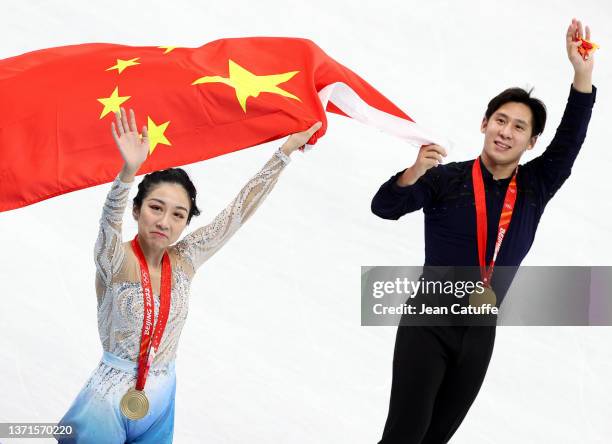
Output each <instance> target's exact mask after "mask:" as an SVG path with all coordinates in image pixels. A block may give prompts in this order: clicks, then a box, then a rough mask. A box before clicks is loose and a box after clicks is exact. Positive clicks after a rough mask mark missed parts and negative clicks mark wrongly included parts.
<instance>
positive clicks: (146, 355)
mask: <svg viewBox="0 0 612 444" xmlns="http://www.w3.org/2000/svg"><path fill="white" fill-rule="evenodd" d="M137 239H138V235H136V237H134V239H132V249H133V250H134V253H135V254H136V257H137V258H138V262H139V263H140V283H141V285H142V294H143V298H144V310H143V314H144V316H143V320H142V333H141V337H140V352H139V354H138V376H137V379H136V390H140V391H142V390H143V389H144V386H145V382H146V381H147V375H148V374H149V368H150V367H151V363H152V362H153V357H154V356H155V353H156V352H157V348H158V347H159V343H160V342H161V338H162V335H163V334H164V329H165V328H166V322H167V321H168V313H169V312H170V291H171V289H172V267H171V265H170V256H168V252H167V251H166V252H164V256H163V257H162V269H161V289H160V295H159V299H160V302H159V313H158V316H157V324H155V309H154V305H153V288H152V286H151V278H150V275H149V266H148V265H147V261H146V259H145V257H144V253H143V252H142V249H141V248H140V245H139V244H138V241H137ZM154 325H155V332H153V326H154ZM151 337H152V338H153V339H151Z"/></svg>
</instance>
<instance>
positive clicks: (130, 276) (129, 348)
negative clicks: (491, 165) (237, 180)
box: [64, 150, 289, 420]
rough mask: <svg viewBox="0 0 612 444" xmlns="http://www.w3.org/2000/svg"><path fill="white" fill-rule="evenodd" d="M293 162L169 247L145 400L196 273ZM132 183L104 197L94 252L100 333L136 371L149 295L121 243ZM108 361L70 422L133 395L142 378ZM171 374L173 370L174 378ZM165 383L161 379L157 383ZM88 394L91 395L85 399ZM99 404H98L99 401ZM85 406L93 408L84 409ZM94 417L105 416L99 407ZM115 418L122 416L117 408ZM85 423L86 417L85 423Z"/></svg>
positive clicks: (269, 170)
mask: <svg viewBox="0 0 612 444" xmlns="http://www.w3.org/2000/svg"><path fill="white" fill-rule="evenodd" d="M288 162H289V158H288V157H287V156H286V155H285V154H283V153H282V152H281V151H280V150H278V151H276V152H275V153H274V155H273V156H272V158H271V159H270V160H269V161H268V162H266V164H265V165H264V166H263V168H262V169H261V170H260V171H259V172H258V173H257V174H256V175H255V176H254V177H253V178H252V179H251V180H249V181H248V182H247V184H246V185H245V186H244V187H243V188H242V190H241V191H240V192H239V193H238V195H237V196H236V198H235V199H234V200H233V201H232V202H231V203H230V204H229V205H228V206H227V207H226V208H225V209H224V210H223V211H222V212H221V213H220V214H219V215H217V217H215V218H214V220H213V221H212V222H211V223H209V224H208V225H205V226H203V227H200V228H198V229H196V230H194V231H192V232H191V233H189V234H188V235H186V236H185V237H184V238H183V239H182V240H180V241H179V242H177V243H175V244H174V245H172V246H170V247H168V249H167V251H168V254H169V256H170V262H171V264H172V293H171V303H170V313H169V316H168V321H167V324H166V328H165V330H164V334H163V336H162V340H161V343H160V345H159V349H158V351H157V354H156V355H155V358H154V360H153V363H152V365H151V370H150V372H149V376H148V378H147V383H146V387H145V392H147V391H148V390H149V389H148V388H149V387H151V388H153V387H154V386H155V385H156V382H155V380H156V379H159V380H160V381H162V380H163V379H164V376H167V375H168V372H169V371H171V372H172V373H173V371H174V367H173V366H171V365H170V364H173V362H174V359H175V356H176V350H177V347H178V342H179V338H180V335H181V330H182V328H183V325H184V323H185V319H186V318H187V311H188V302H189V287H190V284H191V280H192V279H193V277H194V274H195V272H196V270H197V269H198V268H199V267H200V266H201V265H202V264H203V263H204V262H205V261H206V260H207V259H208V258H210V257H211V256H212V255H213V254H214V253H215V252H216V251H218V250H219V248H221V247H222V246H223V245H224V244H225V243H226V242H227V241H228V239H229V238H230V237H231V236H232V235H233V234H234V233H235V232H236V231H237V230H238V228H240V227H241V226H242V224H243V223H244V222H245V221H246V220H247V219H248V218H249V217H250V216H251V215H252V214H253V212H254V211H255V209H256V208H257V207H258V206H259V204H260V203H261V202H262V201H263V200H264V199H265V197H266V196H267V195H268V193H269V192H270V191H271V190H272V188H273V187H274V185H275V184H276V181H277V180H278V177H279V175H280V173H281V171H282V170H283V168H284V167H285V165H286V164H287V163H288ZM132 184H133V182H131V183H124V182H122V181H121V180H120V179H119V176H117V177H116V178H115V180H114V182H113V183H112V186H111V189H110V191H109V193H108V195H107V197H106V202H105V204H104V209H103V211H102V217H101V219H100V229H99V233H98V238H97V240H96V244H95V249H94V260H95V264H96V294H97V310H98V332H99V335H100V341H101V342H102V347H103V349H104V352H105V354H109V353H110V354H111V355H113V356H114V357H117V358H120V359H122V360H124V363H125V362H127V361H131V362H133V363H134V365H136V361H137V356H138V353H139V347H140V336H141V331H142V320H143V305H144V302H143V294H142V287H141V283H140V266H139V263H138V259H137V258H136V256H135V255H134V253H133V251H132V248H131V246H130V241H131V238H130V239H129V240H128V241H127V242H124V241H123V236H122V232H121V224H122V219H123V215H124V212H125V208H126V205H127V201H128V194H129V191H130V188H131V187H132ZM158 310H159V294H157V293H154V313H155V319H156V320H157V315H158ZM109 364H111V361H109V362H104V360H102V361H101V362H100V363H99V364H98V366H97V367H96V369H95V370H94V372H93V373H92V375H91V376H90V378H89V379H88V381H87V383H86V384H85V386H84V387H83V389H82V391H81V393H80V394H79V397H78V398H77V399H76V400H75V402H74V403H73V405H72V407H71V410H70V411H69V412H68V414H67V415H66V416H65V418H64V419H65V420H68V419H72V418H75V417H78V416H79V415H81V413H79V412H78V410H83V409H88V410H91V405H92V403H94V404H100V403H101V402H104V403H109V400H112V401H111V404H113V405H114V404H117V405H116V406H115V407H118V402H117V399H120V398H118V397H120V396H121V395H123V394H124V393H125V391H126V390H127V389H128V388H130V387H134V385H135V381H136V376H135V374H134V373H133V372H126V371H123V370H121V369H119V368H118V366H112V365H109ZM169 369H171V370H169ZM158 377H159V378H158ZM85 393H86V394H87V395H86V396H85ZM94 398H95V399H94ZM86 404H87V405H86ZM96 410H100V409H99V408H98V407H96ZM113 410H115V411H116V408H113ZM81 416H82V415H81Z"/></svg>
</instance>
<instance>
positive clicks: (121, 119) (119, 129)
mask: <svg viewBox="0 0 612 444" xmlns="http://www.w3.org/2000/svg"><path fill="white" fill-rule="evenodd" d="M115 118H116V123H115V122H112V123H111V129H112V132H113V139H115V143H116V144H117V148H119V152H120V153H121V157H123V161H124V163H125V164H124V166H123V169H124V170H125V171H126V172H128V173H131V174H135V173H136V172H137V171H138V169H139V168H140V165H142V163H143V162H144V161H145V160H146V158H147V155H148V154H149V134H148V132H147V127H146V126H143V127H142V137H140V135H139V134H138V127H137V126H136V117H135V116H134V110H132V109H130V119H129V122H128V116H127V113H126V112H125V109H124V108H121V111H117V112H116V113H115Z"/></svg>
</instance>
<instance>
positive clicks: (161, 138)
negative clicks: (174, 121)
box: [147, 116, 172, 155]
mask: <svg viewBox="0 0 612 444" xmlns="http://www.w3.org/2000/svg"><path fill="white" fill-rule="evenodd" d="M169 123H170V121H169V120H168V121H167V122H166V123H162V124H161V125H156V124H155V122H153V119H151V117H149V116H147V131H148V133H149V155H151V154H153V150H155V147H156V146H157V145H158V144H159V143H163V144H164V145H168V146H172V144H171V143H170V141H169V140H168V139H166V136H165V135H164V131H166V128H168V124H169Z"/></svg>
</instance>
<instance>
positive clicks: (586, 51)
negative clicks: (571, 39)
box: [578, 38, 599, 60]
mask: <svg viewBox="0 0 612 444" xmlns="http://www.w3.org/2000/svg"><path fill="white" fill-rule="evenodd" d="M578 40H580V41H581V44H580V46H579V47H578V52H579V53H580V55H581V56H582V58H583V59H585V60H586V59H588V58H589V56H590V55H591V53H592V52H593V51H595V50H596V49H599V45H598V44H596V43H593V42H590V41H588V40H586V39H581V38H579V39H578Z"/></svg>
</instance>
